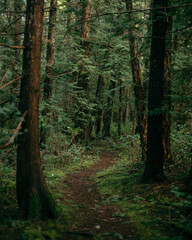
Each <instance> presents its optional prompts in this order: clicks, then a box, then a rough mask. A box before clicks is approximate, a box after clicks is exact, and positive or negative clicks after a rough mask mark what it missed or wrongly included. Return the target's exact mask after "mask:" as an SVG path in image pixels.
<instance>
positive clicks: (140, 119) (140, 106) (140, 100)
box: [126, 0, 147, 161]
mask: <svg viewBox="0 0 192 240" xmlns="http://www.w3.org/2000/svg"><path fill="white" fill-rule="evenodd" d="M126 10H127V11H129V12H132V11H133V7H132V1H131V0H126ZM128 19H129V45H130V55H131V67H132V75H133V84H134V93H135V106H136V110H137V125H138V128H139V134H140V141H141V147H142V161H145V160H146V154H147V119H146V113H145V112H146V106H145V96H144V93H143V88H142V83H141V70H140V64H139V55H138V51H137V41H136V33H135V30H134V25H133V24H134V23H133V20H134V18H133V14H132V13H128Z"/></svg>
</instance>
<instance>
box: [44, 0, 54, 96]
mask: <svg viewBox="0 0 192 240" xmlns="http://www.w3.org/2000/svg"><path fill="white" fill-rule="evenodd" d="M56 12H57V0H51V2H50V15H49V30H48V43H47V57H46V61H47V65H46V69H45V75H46V76H45V80H44V96H43V97H44V100H45V101H47V100H49V99H50V98H51V95H52V83H53V62H54V50H55V22H56Z"/></svg>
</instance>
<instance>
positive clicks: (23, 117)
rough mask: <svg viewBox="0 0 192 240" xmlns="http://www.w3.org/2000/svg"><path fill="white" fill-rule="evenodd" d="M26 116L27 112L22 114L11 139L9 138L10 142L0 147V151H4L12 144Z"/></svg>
mask: <svg viewBox="0 0 192 240" xmlns="http://www.w3.org/2000/svg"><path fill="white" fill-rule="evenodd" d="M26 115H27V111H25V112H24V114H23V116H22V118H21V120H20V122H19V124H18V126H17V128H16V129H15V131H14V133H13V135H12V137H11V138H10V140H9V141H8V142H7V143H6V144H4V145H1V146H0V149H5V148H7V147H9V146H10V145H11V144H12V143H13V142H14V140H15V138H16V136H17V134H18V133H19V131H20V129H21V125H22V123H23V121H24V119H25V116H26Z"/></svg>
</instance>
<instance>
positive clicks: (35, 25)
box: [17, 0, 56, 218]
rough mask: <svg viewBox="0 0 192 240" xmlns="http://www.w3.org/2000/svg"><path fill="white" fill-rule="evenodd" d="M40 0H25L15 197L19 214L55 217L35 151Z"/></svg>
mask: <svg viewBox="0 0 192 240" xmlns="http://www.w3.org/2000/svg"><path fill="white" fill-rule="evenodd" d="M43 6H44V1H43V0H28V1H27V10H26V25H25V35H24V46H25V49H24V53H23V78H22V80H21V88H20V103H19V110H20V111H21V113H22V114H23V113H24V112H25V111H27V116H26V121H25V122H24V123H23V128H22V134H21V135H19V137H18V150H17V200H18V205H19V209H20V212H21V215H22V217H24V218H37V217H55V216H56V210H55V204H54V201H53V200H52V197H51V195H50V193H49V191H48V189H47V186H46V182H45V178H44V175H43V171H42V166H41V157H40V151H39V121H38V116H39V92H40V60H41V43H42V29H43Z"/></svg>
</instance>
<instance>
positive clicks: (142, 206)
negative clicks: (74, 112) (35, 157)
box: [0, 137, 192, 240]
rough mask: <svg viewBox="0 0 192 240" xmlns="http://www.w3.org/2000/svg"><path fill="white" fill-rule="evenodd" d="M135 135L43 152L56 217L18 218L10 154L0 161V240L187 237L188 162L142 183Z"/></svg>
mask: <svg viewBox="0 0 192 240" xmlns="http://www.w3.org/2000/svg"><path fill="white" fill-rule="evenodd" d="M138 142H139V140H138V139H137V138H136V137H135V138H134V139H133V138H128V139H127V138H126V139H119V140H115V141H114V140H113V139H108V140H99V141H98V140H97V141H95V142H92V143H91V144H90V145H89V146H86V147H85V146H83V145H80V144H74V145H72V146H70V147H69V148H68V149H65V148H63V147H61V146H59V147H58V148H56V147H53V146H51V147H50V148H48V149H47V150H46V151H42V152H41V154H42V159H43V162H42V163H43V167H44V174H45V178H46V182H47V185H48V187H49V189H50V191H51V194H52V196H53V198H54V200H55V202H56V204H57V206H58V210H59V211H60V213H61V214H60V216H59V217H58V219H43V220H39V219H34V220H23V219H21V218H20V216H19V211H18V206H17V201H16V181H15V177H16V161H15V156H16V155H15V153H14V152H13V153H12V156H9V159H7V160H4V161H1V162H0V240H1V239H2V240H12V239H14V240H86V239H93V240H113V239H114V240H118V239H119V240H126V239H128V240H129V239H133V240H134V239H136V240H139V239H141V240H189V239H192V204H191V203H192V196H191V195H189V194H188V193H187V192H186V191H185V190H186V186H185V179H186V176H187V174H188V171H187V168H186V167H185V168H184V167H183V168H181V167H180V168H178V165H177V164H175V165H174V166H172V167H171V171H170V169H169V171H167V170H166V169H165V171H166V176H167V180H166V181H165V182H164V183H163V184H142V183H141V181H140V180H141V176H142V173H143V169H144V164H143V163H142V162H141V161H140V146H139V144H138Z"/></svg>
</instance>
